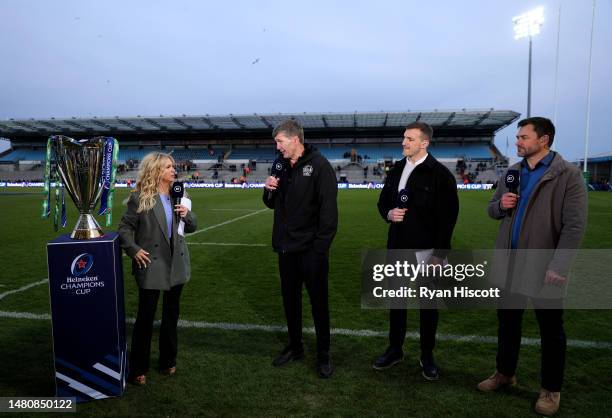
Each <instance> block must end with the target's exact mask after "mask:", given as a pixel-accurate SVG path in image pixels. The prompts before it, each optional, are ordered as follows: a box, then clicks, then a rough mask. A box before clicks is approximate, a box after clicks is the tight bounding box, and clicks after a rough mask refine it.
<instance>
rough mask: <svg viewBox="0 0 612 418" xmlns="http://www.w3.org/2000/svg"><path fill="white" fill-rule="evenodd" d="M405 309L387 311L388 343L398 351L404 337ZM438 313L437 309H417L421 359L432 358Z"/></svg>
mask: <svg viewBox="0 0 612 418" xmlns="http://www.w3.org/2000/svg"><path fill="white" fill-rule="evenodd" d="M406 316H407V310H406V309H391V310H390V311H389V345H390V346H391V348H393V349H395V350H397V351H400V350H401V349H402V346H403V345H404V340H405V339H406ZM438 317H439V313H438V310H437V309H420V310H419V333H420V341H421V359H423V360H428V361H429V360H433V349H434V346H435V345H436V331H437V329H438Z"/></svg>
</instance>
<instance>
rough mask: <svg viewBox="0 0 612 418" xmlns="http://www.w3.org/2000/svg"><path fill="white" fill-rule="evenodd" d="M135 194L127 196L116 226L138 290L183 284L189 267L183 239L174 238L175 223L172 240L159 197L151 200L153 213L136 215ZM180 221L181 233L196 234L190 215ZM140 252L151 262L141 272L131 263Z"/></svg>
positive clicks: (194, 217) (188, 273)
mask: <svg viewBox="0 0 612 418" xmlns="http://www.w3.org/2000/svg"><path fill="white" fill-rule="evenodd" d="M139 194H140V193H138V192H135V193H132V194H131V195H130V197H129V199H128V203H127V211H126V212H125V214H124V215H123V217H122V218H121V221H120V222H119V237H120V239H121V247H122V248H123V249H124V250H125V252H126V253H127V255H129V256H130V257H132V274H133V275H134V277H135V278H136V282H137V283H138V286H139V287H140V288H142V289H159V290H169V289H170V288H171V287H173V286H176V285H179V284H183V283H186V282H187V281H189V278H190V275H191V267H190V264H189V250H188V249H187V244H186V243H185V237H183V236H180V235H178V233H177V228H178V224H177V223H176V222H173V223H172V237H169V236H168V227H167V225H166V213H165V212H164V206H163V204H162V202H161V200H160V198H159V196H155V206H153V209H150V210H148V211H144V212H141V213H137V212H136V210H137V209H138V199H139ZM183 221H185V232H194V231H195V230H196V228H197V220H196V216H195V214H194V213H193V212H192V211H189V212H188V213H187V215H186V216H185V218H184V219H183ZM141 248H142V249H144V250H145V251H147V252H148V253H149V258H150V259H151V264H149V265H148V266H147V267H145V268H139V267H138V265H137V264H136V262H135V261H134V260H133V257H134V255H136V253H137V252H138V251H139V250H140V249H141Z"/></svg>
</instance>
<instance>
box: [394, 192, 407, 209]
mask: <svg viewBox="0 0 612 418" xmlns="http://www.w3.org/2000/svg"><path fill="white" fill-rule="evenodd" d="M409 204H410V190H408V189H407V188H406V189H402V190H400V192H399V193H398V195H397V207H398V208H400V209H408V205H409Z"/></svg>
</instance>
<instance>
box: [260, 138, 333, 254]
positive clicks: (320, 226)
mask: <svg viewBox="0 0 612 418" xmlns="http://www.w3.org/2000/svg"><path fill="white" fill-rule="evenodd" d="M304 147H305V148H304V154H303V155H302V156H301V157H300V158H299V159H298V160H297V162H296V163H295V166H293V167H291V165H290V164H289V161H288V160H285V167H286V169H285V170H284V171H283V172H282V173H281V174H280V178H279V185H278V188H277V190H276V191H274V192H270V191H268V190H264V194H263V201H264V203H265V205H266V206H267V207H269V208H270V209H274V227H273V230H272V247H273V248H274V251H276V252H280V253H291V252H299V251H306V250H310V249H313V250H314V251H315V252H318V253H321V254H326V253H327V252H328V251H329V247H330V246H331V243H332V240H333V239H334V236H335V235H336V229H337V228H338V206H337V202H336V199H337V195H338V185H337V182H336V174H335V173H334V169H333V168H332V166H331V165H330V164H329V161H327V160H326V159H325V157H323V156H322V155H321V154H320V153H319V151H317V149H316V148H314V147H313V146H311V145H309V144H305V145H304Z"/></svg>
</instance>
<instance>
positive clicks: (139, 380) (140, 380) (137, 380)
mask: <svg viewBox="0 0 612 418" xmlns="http://www.w3.org/2000/svg"><path fill="white" fill-rule="evenodd" d="M129 380H130V383H131V384H133V385H136V386H144V385H146V384H147V377H146V376H145V375H144V374H141V375H140V376H135V377H132V378H131V379H129Z"/></svg>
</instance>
